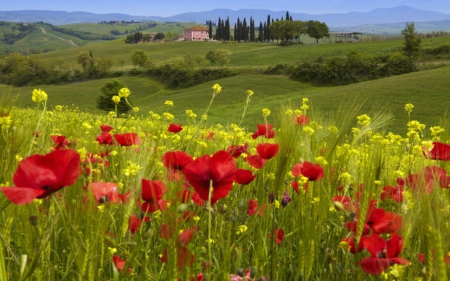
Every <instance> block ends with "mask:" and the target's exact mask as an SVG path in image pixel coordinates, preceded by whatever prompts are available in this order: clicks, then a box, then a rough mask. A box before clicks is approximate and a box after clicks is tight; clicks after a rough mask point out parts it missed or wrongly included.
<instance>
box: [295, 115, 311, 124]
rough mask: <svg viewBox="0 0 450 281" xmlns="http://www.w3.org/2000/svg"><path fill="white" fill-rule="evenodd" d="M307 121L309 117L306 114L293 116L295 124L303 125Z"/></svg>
mask: <svg viewBox="0 0 450 281" xmlns="http://www.w3.org/2000/svg"><path fill="white" fill-rule="evenodd" d="M308 123H309V117H308V116H305V115H303V114H300V115H297V116H294V124H295V125H296V126H298V125H302V126H305V125H306V124H308Z"/></svg>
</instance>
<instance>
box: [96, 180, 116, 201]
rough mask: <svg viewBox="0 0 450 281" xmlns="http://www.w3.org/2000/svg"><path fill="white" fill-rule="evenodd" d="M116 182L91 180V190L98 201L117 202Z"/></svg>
mask: <svg viewBox="0 0 450 281" xmlns="http://www.w3.org/2000/svg"><path fill="white" fill-rule="evenodd" d="M117 189H118V187H117V184H116V183H112V182H93V183H92V184H91V190H92V193H93V194H94V197H95V200H96V201H97V202H98V203H106V202H114V203H116V204H119V194H118V193H117Z"/></svg>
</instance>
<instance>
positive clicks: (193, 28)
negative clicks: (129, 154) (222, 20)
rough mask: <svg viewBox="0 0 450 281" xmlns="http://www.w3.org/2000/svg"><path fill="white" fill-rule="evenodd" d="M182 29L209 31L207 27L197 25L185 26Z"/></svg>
mask: <svg viewBox="0 0 450 281" xmlns="http://www.w3.org/2000/svg"><path fill="white" fill-rule="evenodd" d="M184 31H209V29H208V28H207V27H203V26H200V25H197V26H194V27H190V28H186V29H185V30H184Z"/></svg>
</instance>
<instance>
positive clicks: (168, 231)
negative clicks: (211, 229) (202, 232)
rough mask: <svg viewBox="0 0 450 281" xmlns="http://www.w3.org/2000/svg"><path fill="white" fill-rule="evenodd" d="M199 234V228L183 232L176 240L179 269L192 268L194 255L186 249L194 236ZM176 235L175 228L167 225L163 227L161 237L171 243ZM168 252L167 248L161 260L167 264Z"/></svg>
mask: <svg viewBox="0 0 450 281" xmlns="http://www.w3.org/2000/svg"><path fill="white" fill-rule="evenodd" d="M196 232H197V226H196V227H194V228H188V229H185V230H183V232H181V233H180V234H179V235H178V237H177V238H176V240H175V248H176V250H177V267H178V268H183V267H185V266H186V265H189V266H192V264H193V263H194V255H193V254H192V253H191V252H190V251H189V250H188V249H187V248H186V247H185V246H186V245H187V244H189V243H190V242H191V241H192V240H193V239H194V234H195V233H196ZM175 233H176V230H175V227H173V226H169V225H167V224H163V225H161V231H160V235H161V236H162V237H163V238H164V239H165V240H166V241H169V240H170V239H172V237H173V235H174V234H175ZM167 260H168V252H167V248H166V250H165V251H164V254H163V256H162V258H161V262H167Z"/></svg>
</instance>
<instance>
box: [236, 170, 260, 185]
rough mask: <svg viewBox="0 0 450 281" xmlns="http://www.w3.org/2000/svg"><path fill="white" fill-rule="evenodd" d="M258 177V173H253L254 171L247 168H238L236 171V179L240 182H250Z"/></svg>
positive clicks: (244, 183)
mask: <svg viewBox="0 0 450 281" xmlns="http://www.w3.org/2000/svg"><path fill="white" fill-rule="evenodd" d="M255 178H256V175H253V174H252V171H249V170H245V169H237V170H236V173H235V178H234V181H235V182H236V183H238V184H243V185H246V184H249V183H251V182H252V181H253V180H254V179H255Z"/></svg>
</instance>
